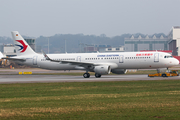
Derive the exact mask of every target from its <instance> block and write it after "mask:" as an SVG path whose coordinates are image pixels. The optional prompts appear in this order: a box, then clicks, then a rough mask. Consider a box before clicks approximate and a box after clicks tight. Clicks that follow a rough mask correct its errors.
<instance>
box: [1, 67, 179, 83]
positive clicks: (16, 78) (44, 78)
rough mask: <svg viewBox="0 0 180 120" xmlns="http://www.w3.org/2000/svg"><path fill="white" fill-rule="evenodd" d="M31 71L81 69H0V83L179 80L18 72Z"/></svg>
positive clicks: (134, 76)
mask: <svg viewBox="0 0 180 120" xmlns="http://www.w3.org/2000/svg"><path fill="white" fill-rule="evenodd" d="M27 71H32V73H72V72H76V73H77V72H81V73H82V75H83V71H54V70H44V69H38V68H30V69H0V84H6V83H7V84H10V83H48V82H96V81H138V80H175V79H176V80H180V76H174V77H152V78H150V77H148V76H147V75H126V74H123V75H102V77H101V78H95V76H94V75H91V77H90V78H84V77H83V76H72V75H33V74H32V75H19V74H18V72H27Z"/></svg>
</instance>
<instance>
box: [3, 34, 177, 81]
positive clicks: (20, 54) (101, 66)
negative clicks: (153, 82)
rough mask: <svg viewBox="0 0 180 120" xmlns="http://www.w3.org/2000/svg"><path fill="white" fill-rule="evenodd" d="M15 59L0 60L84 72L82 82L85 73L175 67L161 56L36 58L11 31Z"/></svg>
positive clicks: (166, 56)
mask: <svg viewBox="0 0 180 120" xmlns="http://www.w3.org/2000/svg"><path fill="white" fill-rule="evenodd" d="M11 33H12V38H13V40H14V44H15V49H16V54H17V56H14V57H10V58H5V57H3V58H2V59H8V60H13V61H14V62H17V63H20V64H25V65H29V66H33V67H38V68H42V69H50V70H84V71H86V72H85V73H84V74H83V77H84V78H89V77H90V74H89V73H88V72H95V77H96V78H100V77H101V75H106V74H110V72H112V73H115V74H125V73H126V72H127V69H157V70H158V69H160V68H167V69H168V68H169V67H172V66H175V65H178V64H179V61H178V60H177V59H176V58H173V57H172V56H171V55H170V54H169V53H165V52H111V53H99V52H97V53H68V54H67V53H66V54H46V53H44V52H43V51H42V52H43V53H42V54H39V53H36V52H34V51H33V49H32V48H31V47H30V46H29V45H28V44H27V42H26V41H25V40H24V39H23V37H22V36H21V35H20V34H19V32H18V31H12V32H11Z"/></svg>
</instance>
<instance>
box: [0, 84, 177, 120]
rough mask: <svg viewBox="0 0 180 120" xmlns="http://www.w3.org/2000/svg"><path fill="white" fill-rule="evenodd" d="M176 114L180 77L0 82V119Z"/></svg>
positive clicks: (163, 116)
mask: <svg viewBox="0 0 180 120" xmlns="http://www.w3.org/2000/svg"><path fill="white" fill-rule="evenodd" d="M179 113H180V81H179V80H157V81H129V82H83V83H81V82H74V83H32V84H1V85H0V120H3V119H18V120H21V119H62V120H73V119H78V120H87V119H89V120H92V119H96V120H102V119H108V120H115V119H138V120H139V119H142V120H144V119H160V118H161V119H168V120H169V119H180V114H179Z"/></svg>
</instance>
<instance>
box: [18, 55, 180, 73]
mask: <svg viewBox="0 0 180 120" xmlns="http://www.w3.org/2000/svg"><path fill="white" fill-rule="evenodd" d="M47 55H48V56H49V57H50V58H51V59H53V60H62V61H74V62H85V63H94V64H102V65H109V66H110V67H111V69H158V68H168V67H171V66H174V65H177V64H179V61H178V60H177V59H175V58H173V57H165V56H170V54H168V53H164V52H114V53H72V54H47ZM17 57H22V56H17ZM23 58H25V59H26V61H24V62H20V63H22V64H26V65H30V66H34V67H39V68H43V69H51V70H79V69H82V70H83V67H81V66H80V65H72V64H70V63H61V62H52V61H49V60H46V59H45V57H44V55H43V54H32V55H27V56H23Z"/></svg>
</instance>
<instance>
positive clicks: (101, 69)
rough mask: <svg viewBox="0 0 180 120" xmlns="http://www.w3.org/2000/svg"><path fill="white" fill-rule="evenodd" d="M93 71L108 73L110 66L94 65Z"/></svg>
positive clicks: (101, 73) (102, 73)
mask: <svg viewBox="0 0 180 120" xmlns="http://www.w3.org/2000/svg"><path fill="white" fill-rule="evenodd" d="M94 72H95V73H97V74H100V75H106V74H110V72H111V67H110V66H95V68H94Z"/></svg>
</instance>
